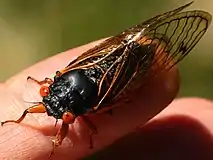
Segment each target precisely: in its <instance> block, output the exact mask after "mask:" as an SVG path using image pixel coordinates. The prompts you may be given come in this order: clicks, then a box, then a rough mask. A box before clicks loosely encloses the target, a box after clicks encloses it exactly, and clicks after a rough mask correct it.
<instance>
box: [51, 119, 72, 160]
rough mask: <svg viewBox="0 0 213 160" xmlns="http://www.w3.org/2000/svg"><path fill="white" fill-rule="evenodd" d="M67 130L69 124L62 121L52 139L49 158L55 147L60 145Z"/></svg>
mask: <svg viewBox="0 0 213 160" xmlns="http://www.w3.org/2000/svg"><path fill="white" fill-rule="evenodd" d="M68 131H69V124H66V123H64V122H63V123H62V126H61V128H60V130H59V131H58V133H57V135H56V137H55V139H53V140H52V142H53V149H52V152H51V153H50V155H49V158H51V157H52V155H53V154H54V151H55V148H56V147H58V146H60V145H61V143H62V141H63V140H64V138H65V137H66V136H67V133H68Z"/></svg>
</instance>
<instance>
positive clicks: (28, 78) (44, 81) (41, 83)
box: [27, 76, 53, 85]
mask: <svg viewBox="0 0 213 160" xmlns="http://www.w3.org/2000/svg"><path fill="white" fill-rule="evenodd" d="M27 80H31V81H33V82H35V83H37V84H39V85H43V84H52V83H53V80H52V79H51V78H48V77H46V78H45V79H44V80H42V81H39V80H37V79H35V78H33V77H30V76H28V77H27Z"/></svg>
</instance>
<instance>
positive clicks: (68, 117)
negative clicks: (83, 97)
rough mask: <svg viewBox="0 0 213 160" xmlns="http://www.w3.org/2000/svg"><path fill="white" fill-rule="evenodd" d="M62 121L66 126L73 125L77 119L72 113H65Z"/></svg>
mask: <svg viewBox="0 0 213 160" xmlns="http://www.w3.org/2000/svg"><path fill="white" fill-rule="evenodd" d="M62 120H63V122H64V123H66V124H71V123H73V122H74V120H75V117H74V115H73V114H72V113H70V112H64V114H63V116H62Z"/></svg>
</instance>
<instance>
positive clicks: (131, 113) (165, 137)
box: [0, 42, 213, 160]
mask: <svg viewBox="0 0 213 160" xmlns="http://www.w3.org/2000/svg"><path fill="white" fill-rule="evenodd" d="M94 43H95V44H96V43H97V42H94ZM94 43H91V44H88V45H85V46H81V47H78V48H75V49H72V50H70V51H67V52H65V53H62V54H59V55H56V56H54V57H51V58H49V59H47V60H44V61H42V62H40V63H38V64H36V65H34V66H32V67H30V68H28V69H26V70H24V71H23V72H21V73H19V74H18V75H16V76H14V77H12V78H10V79H8V80H7V81H6V82H5V83H4V84H1V85H0V103H1V108H0V109H1V112H0V119H1V120H2V121H4V120H8V119H17V118H19V117H20V116H21V114H22V112H23V111H24V109H26V108H27V107H28V106H27V104H26V103H25V102H24V101H23V100H22V99H21V98H20V95H21V94H22V92H23V86H24V84H25V83H26V77H28V76H32V77H35V78H36V79H38V80H42V79H43V78H45V77H51V75H52V74H54V73H55V71H57V70H59V69H61V68H63V67H65V66H66V65H67V64H68V63H69V62H70V61H72V59H74V58H75V57H77V56H78V55H79V54H81V53H82V52H83V51H85V50H87V49H89V48H91V47H92V46H94ZM178 88H179V76H178V70H177V68H176V67H174V68H173V69H172V70H171V71H170V72H167V73H164V74H163V75H161V76H159V77H158V78H156V79H153V80H152V81H150V82H149V83H148V84H147V87H146V88H145V89H144V90H141V91H140V93H137V96H136V95H135V96H134V95H133V101H131V103H130V104H127V105H125V106H121V107H118V108H115V110H114V112H113V115H112V116H109V115H106V114H97V115H94V116H92V117H91V120H92V121H93V122H94V124H95V125H96V126H97V128H98V132H99V133H98V134H97V135H95V136H94V148H93V149H89V147H88V146H89V133H88V130H87V127H85V126H84V125H82V124H81V123H80V122H78V120H76V123H74V125H73V127H70V132H69V135H68V138H65V140H64V141H63V143H62V145H61V146H59V147H58V148H57V149H56V151H55V153H54V155H53V157H52V159H63V160H66V159H79V158H82V157H87V156H88V155H90V154H93V153H95V152H97V151H99V150H103V152H100V153H98V154H95V155H94V156H96V158H100V159H101V158H105V159H114V158H116V157H118V158H121V157H123V158H127V157H128V156H129V157H134V156H136V155H137V156H140V157H141V158H145V159H154V158H156V159H161V158H163V157H164V156H165V158H168V155H169V156H175V154H177V155H176V156H180V155H181V154H180V153H178V150H177V146H179V147H180V149H182V148H183V147H186V144H187V143H186V142H188V141H187V140H188V139H186V138H185V137H184V135H185V134H186V135H194V134H196V133H197V134H198V135H200V136H201V137H198V138H200V139H198V141H199V143H201V144H203V142H200V141H201V140H206V139H202V133H204V131H203V130H204V129H203V130H202V129H201V130H199V129H197V130H196V126H199V125H200V126H202V125H205V127H206V128H207V129H206V131H205V133H206V134H205V135H207V133H208V134H209V136H211V129H212V130H213V127H212V128H211V126H212V125H211V123H210V122H211V121H210V119H211V113H212V112H213V111H212V110H213V106H212V104H211V103H210V102H207V101H205V100H201V99H188V100H187V99H186V100H184V99H183V100H177V101H175V102H174V103H173V104H171V105H169V106H168V107H167V108H166V109H165V110H164V111H163V112H161V113H160V114H159V115H158V116H156V117H155V118H154V119H153V120H151V121H150V122H149V123H147V124H146V125H145V126H144V127H141V128H139V129H137V131H136V132H134V133H131V134H129V135H128V136H126V137H124V138H121V137H123V136H125V135H126V134H128V133H130V132H132V131H134V130H135V128H136V127H137V126H139V125H140V124H144V123H145V122H147V121H148V120H149V119H150V118H152V117H153V116H155V115H156V114H157V113H159V112H160V111H161V110H162V109H163V108H165V107H166V106H167V105H168V104H169V103H170V102H171V101H172V100H173V99H174V97H175V96H176V94H177V92H178ZM28 92H29V93H30V94H32V95H33V94H34V93H35V88H29V90H28ZM138 95H140V97H139V98H138ZM207 111H208V113H207ZM204 113H205V115H204ZM212 114H213V113H212ZM193 118H194V119H195V120H193ZM54 124H55V119H54V118H53V117H48V116H47V115H46V114H29V115H27V117H26V119H25V120H24V121H23V122H22V123H20V124H14V123H10V124H9V123H8V124H5V125H4V126H3V127H1V129H0V159H13V160H14V159H16V160H25V159H33V160H35V159H40V160H42V159H48V156H49V154H50V152H51V150H52V143H51V141H50V137H48V136H54V135H55V134H56V132H57V130H58V129H59V127H60V125H57V127H54ZM59 124H60V121H59ZM190 124H191V125H190ZM173 125H174V127H173ZM168 126H169V128H168ZM186 126H187V127H188V128H187V127H186ZM194 128H195V129H194ZM179 129H182V130H181V131H182V132H183V134H182V133H181V131H180V130H179ZM171 132H172V134H171ZM180 134H181V136H182V137H183V141H182V142H181V143H180V141H181V140H182V139H180V137H179V136H178V135H180ZM176 136H178V137H177V141H176V140H175V138H176ZM203 137H204V138H205V136H203ZM120 138H121V139H120ZM171 138H173V139H171ZM206 138H208V136H207V137H206ZM118 139H120V140H118ZM116 140H118V141H116ZM172 140H173V141H172ZM114 141H116V143H114V144H113V145H112V146H110V147H107V146H108V145H110V144H112V143H113V142H114ZM167 141H168V142H167ZM165 142H167V143H165ZM176 142H177V143H178V144H176ZM196 142H197V141H196V139H195V138H193V140H192V143H191V144H190V145H188V147H189V148H188V150H190V149H191V148H190V147H193V146H194V143H196ZM170 143H171V144H170ZM165 144H166V145H167V147H166V149H169V153H168V151H167V150H163V149H164V145H165ZM181 144H183V146H181ZM206 144H207V143H206ZM168 145H169V146H168ZM170 145H171V146H170ZM106 147H107V148H106ZM173 147H174V150H172V148H173ZM202 147H203V148H201V146H200V148H201V149H203V150H202V151H203V153H204V151H206V152H207V153H209V152H208V151H209V150H211V148H208V147H205V146H204V145H202ZM200 148H199V149H200ZM204 148H205V149H204ZM184 151H186V149H185V150H184ZM106 153H107V154H106ZM196 153H197V154H198V153H199V152H193V154H194V155H197V154H196ZM188 154H189V153H188ZM209 154H210V153H209ZM209 154H207V155H209ZM190 155H191V156H192V154H190ZM200 155H201V153H200ZM202 155H204V154H202ZM182 156H183V154H182ZM133 159H134V158H133ZM173 159H174V157H173ZM182 159H183V158H182Z"/></svg>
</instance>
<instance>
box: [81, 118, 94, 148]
mask: <svg viewBox="0 0 213 160" xmlns="http://www.w3.org/2000/svg"><path fill="white" fill-rule="evenodd" d="M81 118H82V120H83V122H84V123H85V124H86V125H87V127H88V128H89V145H90V148H91V149H92V148H93V147H94V143H93V135H95V134H98V129H97V127H96V126H95V125H94V124H93V123H92V121H90V119H89V118H88V117H87V116H85V115H82V116H81Z"/></svg>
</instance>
